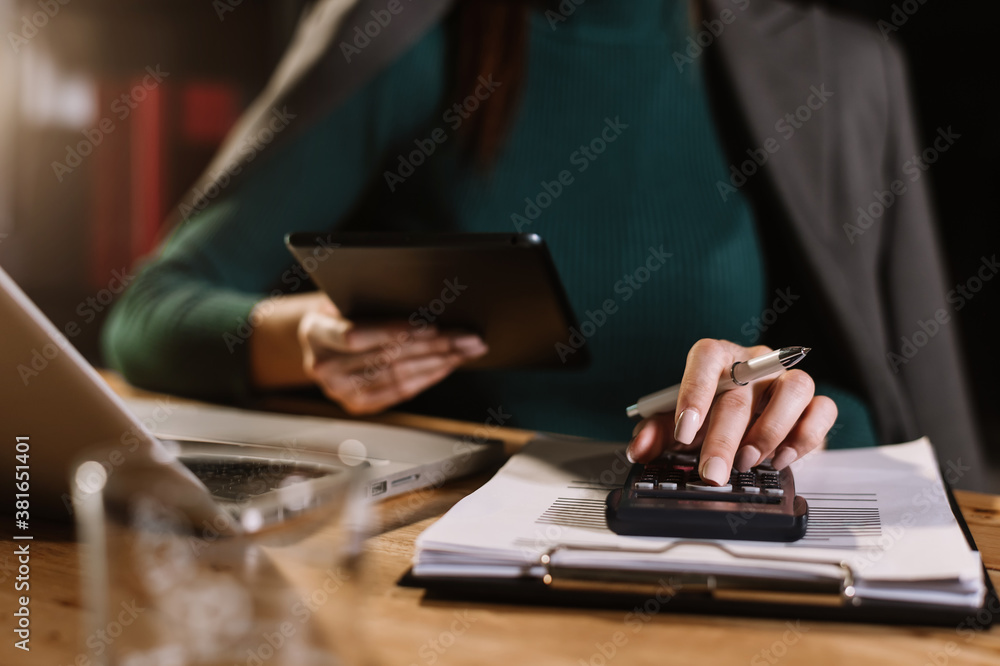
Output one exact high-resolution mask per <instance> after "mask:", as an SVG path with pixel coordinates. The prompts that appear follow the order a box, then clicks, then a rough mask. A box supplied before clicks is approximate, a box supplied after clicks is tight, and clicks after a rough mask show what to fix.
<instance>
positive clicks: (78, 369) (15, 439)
mask: <svg viewBox="0 0 1000 666" xmlns="http://www.w3.org/2000/svg"><path fill="white" fill-rule="evenodd" d="M0 322H2V324H0V441H2V442H3V444H4V447H3V448H4V450H5V451H8V452H9V454H8V455H4V456H2V461H0V474H2V475H3V478H6V479H15V473H19V475H20V476H19V477H18V478H19V479H20V480H21V481H27V482H28V483H27V485H26V486H21V487H26V488H28V495H29V496H28V498H27V499H28V504H27V505H25V506H29V507H30V515H31V516H32V517H45V518H48V519H62V520H70V519H71V517H72V516H73V513H74V499H73V498H74V495H73V488H72V487H71V479H70V476H71V474H72V473H73V471H74V469H75V466H76V464H77V463H78V462H79V461H80V460H81V459H82V458H83V457H84V456H85V454H86V452H87V451H88V450H93V449H95V447H99V448H100V449H101V450H103V451H110V452H111V453H110V454H107V455H106V457H105V458H104V459H102V460H101V461H100V464H101V465H102V466H103V467H104V468H105V472H104V473H113V472H115V471H116V467H120V468H121V470H122V471H123V472H124V473H126V474H127V473H128V470H129V469H136V470H139V469H141V470H142V472H141V476H142V477H143V478H147V477H148V476H149V472H150V470H153V473H154V476H156V478H158V479H159V480H160V482H161V485H163V487H170V488H173V489H174V490H175V491H177V492H176V493H174V495H175V496H181V497H184V498H185V500H184V501H185V502H186V503H187V504H189V505H190V506H189V507H188V508H189V509H190V510H192V511H194V512H196V513H198V514H199V515H200V517H201V518H200V519H206V518H207V519H210V520H212V521H214V524H216V525H218V524H219V523H220V521H221V522H224V521H226V520H229V519H233V520H235V521H236V522H237V523H238V522H239V521H240V520H241V516H243V515H248V511H249V515H253V516H254V517H255V519H254V524H253V525H252V527H253V528H254V529H257V528H260V527H263V526H265V524H264V523H266V522H267V520H264V521H263V523H262V521H261V520H260V516H261V515H265V516H273V519H274V520H278V519H281V518H282V517H287V512H282V511H274V510H270V511H266V512H264V513H263V514H262V511H261V507H265V508H268V507H270V508H271V509H273V508H274V507H275V506H276V503H275V494H276V493H278V492H279V491H281V490H283V489H285V488H287V487H288V484H289V483H293V484H294V483H298V484H309V483H320V482H321V480H322V479H323V478H325V477H329V476H330V475H336V474H340V473H343V472H344V471H345V470H347V469H349V468H358V467H362V468H364V469H365V470H366V475H365V477H366V478H365V483H366V488H365V491H364V494H365V495H366V496H367V497H369V498H373V499H379V498H384V497H391V496H393V495H398V494H400V493H403V492H406V491H410V490H415V489H419V488H425V487H428V486H436V485H440V484H441V483H443V482H444V481H446V480H448V479H450V478H454V477H458V476H462V475H465V474H468V473H471V472H473V471H476V470H479V469H482V468H484V467H486V466H489V465H493V464H495V463H497V462H498V461H499V460H500V458H501V457H502V455H503V446H502V444H500V443H498V442H496V441H483V440H481V439H477V440H475V441H471V440H469V439H468V438H464V439H463V438H460V437H456V436H452V435H447V434H439V433H433V432H425V431H415V430H410V429H407V428H400V427H395V426H384V425H378V424H371V423H361V422H355V421H349V420H338V419H325V418H315V417H298V416H289V415H278V414H269V413H263V412H252V411H248V410H241V409H235V408H229V407H219V406H212V405H201V404H191V403H187V402H185V401H184V400H182V399H180V398H177V399H174V398H170V397H164V398H161V399H158V400H123V399H122V398H121V397H119V396H118V395H117V394H115V393H114V392H113V391H112V390H111V389H110V387H109V386H108V385H107V384H106V383H105V382H104V381H103V380H102V379H101V377H100V375H98V374H97V372H96V370H94V368H93V367H91V366H90V365H89V364H88V363H87V361H86V360H85V359H84V358H83V356H82V355H80V354H79V352H77V350H76V349H75V348H74V347H73V345H72V343H71V342H70V341H69V340H68V339H67V337H66V335H64V333H63V331H60V330H59V329H58V328H57V327H56V326H55V325H54V324H53V323H52V322H51V321H49V320H48V319H47V318H46V317H45V316H44V315H43V314H42V313H41V311H40V310H39V309H38V308H37V307H36V306H35V305H34V303H32V302H31V300H30V299H29V298H28V297H27V296H26V295H25V294H24V292H22V291H21V289H20V288H19V287H18V286H17V284H16V283H15V282H14V281H13V280H12V279H11V278H10V276H9V275H7V273H6V272H4V271H3V269H2V268H0ZM74 325H77V326H78V324H77V323H76V322H74ZM74 330H77V331H78V329H73V328H71V327H70V326H69V325H67V327H66V332H67V333H68V334H70V335H72V334H73V331H74ZM15 453H18V454H19V456H23V457H17V458H16V457H15ZM136 475H137V477H138V476H140V474H139V472H137V473H136ZM7 490H13V489H12V488H9V487H8V488H7ZM5 492H6V491H5ZM7 494H8V496H9V497H11V496H12V495H11V494H10V493H7ZM248 499H249V501H248ZM16 508H17V507H15V505H14V502H13V501H9V502H4V503H0V513H9V512H13V511H15V510H16ZM244 527H247V525H244Z"/></svg>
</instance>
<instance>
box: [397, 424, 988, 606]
mask: <svg viewBox="0 0 1000 666" xmlns="http://www.w3.org/2000/svg"><path fill="white" fill-rule="evenodd" d="M629 467H630V465H629V463H628V462H627V460H626V459H625V455H624V447H623V446H621V445H614V444H607V443H601V442H590V441H586V440H578V439H575V440H560V439H550V438H546V439H538V440H535V441H533V442H532V443H530V444H528V445H527V446H526V447H525V448H524V450H523V451H522V452H521V453H519V454H518V455H516V456H514V457H513V458H511V459H510V461H508V462H507V464H506V465H504V467H503V468H502V469H501V470H500V471H499V472H498V473H497V474H496V476H495V477H494V478H493V479H492V480H490V481H489V482H488V483H487V484H486V485H484V486H483V487H482V488H480V489H479V490H477V491H476V492H475V493H473V494H472V495H470V496H469V497H467V498H465V499H464V500H462V501H461V502H459V503H458V504H457V505H456V506H455V507H454V508H452V510H451V511H449V512H448V513H447V514H446V515H445V516H444V517H443V518H441V520H439V521H438V522H436V523H435V524H434V525H432V526H431V527H430V528H429V529H427V530H426V531H425V532H424V533H423V534H422V535H421V536H420V538H419V539H418V540H417V552H416V555H415V558H414V574H415V575H417V576H435V577H437V576H444V577H494V578H518V577H524V576H528V577H541V576H543V575H544V573H545V568H544V567H543V566H542V564H541V560H540V558H541V557H542V555H545V554H546V553H552V555H551V557H552V562H553V563H554V564H557V565H558V566H561V567H582V568H601V569H609V570H611V569H619V570H625V569H630V570H641V571H683V572H685V573H706V574H715V575H722V574H727V573H734V574H756V575H760V576H766V577H770V578H773V579H785V580H801V581H820V582H821V581H824V580H830V579H839V578H842V577H843V568H842V567H841V566H840V565H841V563H844V564H847V565H848V566H850V568H851V570H852V571H853V573H854V577H855V579H854V582H855V588H856V592H857V595H858V596H859V597H861V598H867V599H884V600H895V601H908V602H914V603H927V604H946V605H955V606H967V607H976V606H979V605H980V604H981V603H982V600H983V598H984V595H985V593H986V588H985V583H984V580H983V570H982V564H981V561H980V558H979V553H978V552H977V551H975V550H972V549H971V548H970V547H969V544H968V542H967V541H966V539H965V536H964V535H963V533H962V530H961V528H960V527H959V525H958V523H957V521H956V520H955V516H954V515H953V514H952V511H951V508H950V506H949V504H948V499H947V496H946V494H945V489H944V485H943V483H942V480H941V476H940V473H939V471H938V467H937V462H936V459H935V456H934V452H933V449H932V448H931V445H930V443H929V442H928V441H927V440H926V439H922V440H918V441H916V442H911V443H909V444H898V445H894V446H882V447H877V448H869V449H851V450H842V451H820V452H816V453H813V454H811V455H809V456H806V457H805V458H804V459H802V460H799V461H797V462H796V463H794V465H793V470H794V473H795V483H796V492H797V494H799V495H802V496H803V497H804V498H805V499H806V501H807V502H808V503H809V511H810V514H809V522H808V529H807V531H806V535H805V537H804V538H803V539H801V540H799V541H797V542H793V543H770V542H760V541H725V542H712V541H701V542H694V543H692V542H691V540H688V539H685V540H684V543H683V544H678V545H677V546H676V547H673V548H670V549H669V550H668V551H666V552H663V549H664V548H665V547H666V546H667V545H669V544H671V543H674V541H675V540H672V539H666V538H656V537H626V536H620V535H617V534H615V533H613V532H611V531H610V530H609V529H608V527H607V524H606V522H605V518H604V502H605V497H606V496H607V494H608V491H610V490H612V489H613V488H616V487H619V486H621V484H622V483H624V480H625V475H626V473H627V471H628V469H629ZM746 517H747V518H749V517H751V516H750V515H749V514H748V515H747V516H746ZM738 519H739V516H734V520H738ZM737 528H738V523H737ZM719 544H722V545H723V546H724V548H719V547H718V545H719ZM557 546H560V547H562V548H558V549H556V547H557ZM567 547H568V548H567Z"/></svg>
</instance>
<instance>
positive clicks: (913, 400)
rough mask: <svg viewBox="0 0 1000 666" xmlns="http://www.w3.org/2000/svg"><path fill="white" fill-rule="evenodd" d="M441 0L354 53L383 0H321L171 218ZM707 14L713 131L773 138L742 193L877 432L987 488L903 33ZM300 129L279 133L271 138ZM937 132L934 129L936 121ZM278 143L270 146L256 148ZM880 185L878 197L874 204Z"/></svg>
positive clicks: (832, 19)
mask: <svg viewBox="0 0 1000 666" xmlns="http://www.w3.org/2000/svg"><path fill="white" fill-rule="evenodd" d="M451 4H452V2H451V0H412V2H407V3H405V4H404V5H403V6H404V11H402V12H401V13H400V14H398V15H397V16H395V17H394V18H393V20H392V22H391V23H390V24H389V25H388V26H385V27H383V28H382V29H381V30H382V32H381V33H380V34H379V35H378V37H377V38H375V39H372V40H371V43H370V44H369V45H368V46H366V47H365V48H364V49H363V50H362V51H361V53H359V54H353V57H352V60H351V62H349V63H348V62H346V58H345V57H344V54H343V53H342V50H341V46H340V45H341V43H342V42H343V41H345V40H346V41H350V40H352V39H353V35H354V32H355V28H356V27H357V26H359V25H363V24H365V23H366V22H368V21H370V20H371V16H370V15H369V12H370V11H371V10H372V9H383V8H384V7H385V3H384V1H382V2H371V1H370V0H319V1H318V2H317V3H316V4H315V5H314V6H313V9H312V11H311V13H310V14H309V15H307V16H306V18H305V19H304V21H303V24H302V27H301V28H300V31H299V34H298V35H297V36H296V38H295V40H294V41H293V43H292V45H291V47H290V48H289V50H288V52H287V53H286V55H285V57H284V59H283V61H282V63H281V65H279V67H278V69H277V71H276V73H275V75H274V77H273V78H272V81H271V83H270V84H269V85H268V88H267V89H266V90H265V91H264V93H263V94H262V95H261V96H260V97H259V98H258V100H256V101H255V102H254V104H253V105H252V106H251V108H250V109H249V110H248V111H247V113H246V114H244V116H243V118H241V120H240V122H239V123H238V125H237V127H236V128H235V129H234V130H233V132H232V133H231V134H230V137H229V138H228V139H227V142H226V145H225V146H223V148H222V149H221V150H220V152H219V155H218V156H217V157H216V159H215V160H214V161H213V163H212V165H211V166H210V167H209V169H208V171H207V172H206V175H205V176H204V177H203V178H202V180H201V181H199V183H198V185H197V186H196V187H195V188H194V189H193V190H192V192H191V193H189V195H188V196H187V197H186V198H185V200H184V201H183V202H182V204H181V206H180V208H179V209H178V214H177V217H178V218H186V217H188V216H189V215H190V213H191V212H192V211H193V210H195V209H197V208H200V207H203V206H204V205H205V204H206V203H207V201H208V199H209V198H211V197H210V196H209V197H206V195H205V192H206V190H209V188H208V186H209V184H211V183H212V182H214V183H215V184H216V185H217V186H219V187H220V188H221V189H225V188H226V187H233V184H232V182H230V181H235V180H238V178H239V177H241V176H242V175H243V174H245V172H246V171H247V169H245V168H242V167H241V166H240V165H239V162H238V160H239V155H238V151H237V150H236V148H237V147H238V146H240V145H242V144H243V139H244V137H247V136H252V135H255V134H256V128H258V127H262V126H263V124H264V123H266V122H267V120H268V119H269V118H270V116H271V110H272V109H273V108H275V107H277V108H279V109H280V108H283V107H287V108H288V110H289V111H290V112H292V113H294V114H295V115H296V117H297V120H296V121H295V122H294V126H295V130H296V131H303V129H304V128H307V127H308V126H309V123H310V121H311V120H312V119H315V118H317V117H320V116H322V114H323V113H324V112H325V111H327V110H329V109H330V108H331V107H332V106H333V105H335V104H337V103H339V102H340V101H341V100H343V99H344V98H346V97H347V96H348V95H349V94H350V93H351V92H353V91H354V90H355V89H356V88H357V87H359V86H360V85H361V84H362V83H363V82H364V81H365V80H367V79H368V78H369V77H371V76H373V75H374V74H375V73H376V72H377V71H378V70H379V69H380V68H381V67H382V66H384V65H385V64H387V63H389V62H391V61H392V59H393V58H395V57H397V56H398V55H399V54H400V53H401V52H402V51H403V50H404V49H405V48H406V47H407V46H409V45H411V44H412V43H413V42H414V41H416V40H417V39H418V38H419V37H420V35H421V34H422V33H423V32H424V30H426V28H427V27H428V26H429V25H431V24H433V23H434V22H435V21H438V20H440V19H441V17H442V16H443V15H444V14H445V12H446V11H447V10H448V9H449V7H450V5H451ZM741 7H743V9H741ZM726 12H728V13H726ZM701 18H702V19H704V20H708V21H712V20H713V19H721V20H725V22H723V23H722V24H721V25H722V26H723V28H722V30H721V31H719V34H718V35H717V36H714V38H713V40H712V43H710V44H708V45H707V46H706V47H705V48H704V51H703V52H702V53H701V54H698V55H697V57H705V58H706V61H707V62H708V63H709V64H710V66H709V79H710V88H711V89H712V90H713V96H712V97H713V108H714V111H715V115H716V119H717V124H719V125H720V131H721V134H722V137H723V142H724V144H725V145H726V147H727V151H728V153H729V154H730V155H731V156H733V158H734V159H735V160H746V159H749V157H750V156H748V154H747V152H746V151H747V150H750V151H751V153H753V152H754V151H759V150H767V149H769V148H770V149H773V148H774V146H775V145H778V146H779V149H778V150H776V151H774V152H773V154H772V153H769V156H768V159H767V161H766V163H765V164H764V165H763V167H761V168H760V170H759V172H758V173H756V174H755V175H753V176H752V179H753V181H754V184H755V187H753V188H747V189H748V193H750V194H751V201H752V202H753V203H754V206H755V212H756V214H757V215H758V218H759V219H760V218H761V216H763V215H767V216H768V220H769V226H773V227H776V228H778V229H780V230H781V231H782V232H783V234H782V235H783V237H784V239H785V242H786V243H787V248H786V252H789V253H791V254H792V255H793V256H795V257H796V258H797V259H799V261H798V265H799V266H800V270H801V271H802V272H804V273H805V275H804V278H805V279H806V280H808V281H810V282H811V284H813V285H814V287H815V291H816V293H817V294H818V295H819V298H820V299H821V301H822V303H823V306H824V312H825V314H826V316H825V317H824V323H825V324H827V325H828V326H829V329H828V330H829V331H831V332H832V334H833V335H834V336H835V338H836V339H837V340H838V342H839V344H840V350H839V353H841V354H843V357H844V358H843V362H844V364H845V366H846V367H848V368H849V369H850V371H851V372H852V373H853V374H854V376H855V377H856V378H857V383H858V386H859V387H860V389H861V390H862V392H863V393H864V396H865V398H867V400H868V401H869V404H870V405H871V406H872V408H873V410H874V417H875V420H876V424H877V427H878V429H879V434H880V436H881V437H882V439H883V440H884V441H887V442H898V441H905V440H910V439H914V438H916V437H919V436H921V435H927V436H929V437H930V438H931V440H932V441H933V442H934V444H935V446H936V448H937V450H938V452H939V455H940V457H941V462H942V464H943V466H944V467H945V469H946V470H950V473H949V474H948V476H949V481H952V482H953V483H954V485H957V486H959V487H963V488H973V489H976V488H983V483H984V481H983V479H982V476H981V472H982V466H983V457H982V454H981V451H980V449H979V444H978V438H977V436H976V433H975V427H974V424H973V419H972V414H971V408H970V401H969V396H968V393H967V388H966V384H965V379H964V377H963V371H962V366H961V362H960V359H959V355H958V351H957V335H956V331H955V324H954V322H953V321H951V320H950V319H951V316H952V315H953V312H952V310H951V308H950V306H949V304H948V303H947V302H946V295H945V291H944V288H943V284H944V272H943V267H942V260H941V256H940V253H939V246H938V242H937V240H936V238H935V225H934V220H933V216H932V209H931V204H930V198H929V186H928V179H927V177H926V174H921V177H920V178H919V179H918V180H916V181H912V180H910V174H911V173H912V168H913V164H914V163H913V162H912V159H913V158H914V156H916V155H919V153H920V152H921V151H922V150H923V149H924V148H926V146H918V145H917V143H916V132H915V131H914V117H913V112H912V109H911V105H910V95H909V91H908V89H907V79H906V73H905V68H904V65H903V60H902V57H901V55H900V52H899V50H898V48H896V47H895V46H894V45H893V44H891V43H889V42H888V41H886V39H885V38H883V36H882V35H881V34H880V33H879V31H878V30H877V29H876V27H875V26H874V25H870V26H865V25H861V24H859V23H858V22H855V21H851V20H847V19H845V18H841V17H838V16H836V15H834V14H831V13H829V12H827V11H825V10H823V9H821V8H817V7H810V6H804V5H801V4H789V3H787V2H782V1H780V0H752V1H751V2H745V1H738V0H703V4H702V17H701ZM728 19H731V20H728ZM718 26H719V24H716V28H718ZM705 41H707V38H706V39H705ZM691 53H697V51H696V50H693V51H691ZM665 66H671V65H670V64H669V63H666V64H665ZM810 96H812V97H810ZM809 104H812V106H814V107H817V106H819V107H821V108H815V109H810V110H809V113H806V112H805V111H799V114H800V117H805V116H806V115H808V116H809V119H808V120H807V121H805V122H801V121H798V120H797V119H796V118H795V115H794V114H795V113H796V112H797V110H799V107H802V106H804V105H805V106H806V107H807V108H808V105H809ZM786 114H793V115H792V119H791V120H788V119H787V118H786ZM783 119H784V124H782V121H783ZM796 124H797V125H798V127H796ZM792 130H794V134H793V135H792V136H789V132H790V131H792ZM295 133H296V132H295V131H293V132H287V131H286V132H283V133H281V134H280V135H278V137H276V140H275V143H280V142H282V141H287V140H288V139H289V138H290V137H291V136H294V135H295ZM947 135H948V130H947V128H942V137H946V136H947ZM948 140H949V139H947V138H942V139H941V141H944V142H946V141H948ZM951 140H953V139H951ZM942 145H943V144H942ZM275 152H277V150H275V147H274V146H271V147H269V148H268V150H267V151H266V153H268V154H271V155H273V154H274V153H275ZM757 154H758V155H760V153H759V152H758V153H757ZM261 161H263V160H261V159H259V158H258V163H260V162H261ZM908 162H909V167H908ZM734 163H735V164H739V162H734ZM908 168H909V169H910V170H907V169H908ZM237 169H239V170H240V173H238V174H237V173H235V171H236V170H237ZM748 170H749V169H748ZM896 180H900V181H902V184H903V185H905V188H906V189H905V191H903V192H902V193H901V194H894V195H893V196H894V201H892V203H891V204H889V203H888V201H889V199H888V197H887V196H885V195H881V193H883V192H886V191H888V192H892V184H893V181H896ZM222 181H225V184H223V182H222ZM735 182H736V183H737V184H738V183H739V180H738V179H737V180H736V181H735ZM727 185H729V186H732V183H728V184H727V183H721V184H720V185H719V187H720V192H725V188H726V186H727ZM897 189H899V188H898V187H897ZM209 191H210V192H212V191H214V190H209ZM876 193H880V195H881V198H882V202H883V203H884V204H885V205H883V204H882V203H880V204H879V205H876V206H873V205H872V204H873V203H878V199H877V197H876ZM879 206H881V212H880V208H879ZM859 207H861V208H862V209H863V210H866V211H867V210H868V209H870V214H869V217H868V218H867V219H866V218H864V217H861V218H860V220H859V212H858V208H859ZM876 213H879V215H877V216H876V215H875V214H876ZM772 218H773V219H772ZM935 322H936V324H937V325H936V326H935V325H934V324H935ZM942 322H944V323H942ZM904 338H905V339H906V340H908V341H910V342H909V346H907V345H905V344H904V341H903V339H904ZM919 343H923V344H919ZM918 345H919V346H918ZM914 351H915V352H916V353H915V354H914V353H912V352H914ZM890 354H895V355H896V356H890Z"/></svg>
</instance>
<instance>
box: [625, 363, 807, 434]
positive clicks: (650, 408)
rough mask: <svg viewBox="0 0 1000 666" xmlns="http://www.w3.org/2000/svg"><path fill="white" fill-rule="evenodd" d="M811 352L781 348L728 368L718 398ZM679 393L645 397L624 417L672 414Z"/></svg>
mask: <svg viewBox="0 0 1000 666" xmlns="http://www.w3.org/2000/svg"><path fill="white" fill-rule="evenodd" d="M811 349H812V348H811V347H782V348H781V349H776V350H774V351H773V352H768V353H767V354H764V355H763V356H758V357H757V358H752V359H750V360H749V361H737V362H736V363H733V365H732V367H730V368H729V375H728V376H726V377H723V378H721V379H720V380H719V388H718V389H717V390H716V391H715V395H719V394H720V393H722V392H723V391H728V390H730V389H734V388H736V387H738V386H746V385H747V384H749V383H750V382H752V381H755V380H757V379H760V378H761V377H767V376H768V375H772V374H774V373H775V372H779V371H781V370H785V369H787V368H790V367H792V366H793V365H795V364H796V363H798V362H799V361H801V360H802V359H804V358H805V357H806V354H808V353H809V352H810V350H811ZM680 390H681V385H680V384H676V385H674V386H671V387H669V388H665V389H663V390H660V391H657V392H656V393H650V394H649V395H644V396H642V397H641V398H639V399H638V400H637V401H636V403H635V404H634V405H630V406H629V407H627V408H626V409H625V413H626V414H628V415H629V417H630V418H634V417H636V416H641V417H642V418H648V417H650V416H652V415H653V414H662V413H664V412H670V411H673V410H674V409H675V408H676V407H677V394H678V393H680Z"/></svg>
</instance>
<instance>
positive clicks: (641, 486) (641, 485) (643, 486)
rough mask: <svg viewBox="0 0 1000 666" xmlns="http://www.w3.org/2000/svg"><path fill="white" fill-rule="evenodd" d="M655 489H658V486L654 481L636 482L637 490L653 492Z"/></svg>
mask: <svg viewBox="0 0 1000 666" xmlns="http://www.w3.org/2000/svg"><path fill="white" fill-rule="evenodd" d="M655 487H656V484H654V483H653V482H652V481H636V482H635V489H636V490H652V489H653V488H655Z"/></svg>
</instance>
